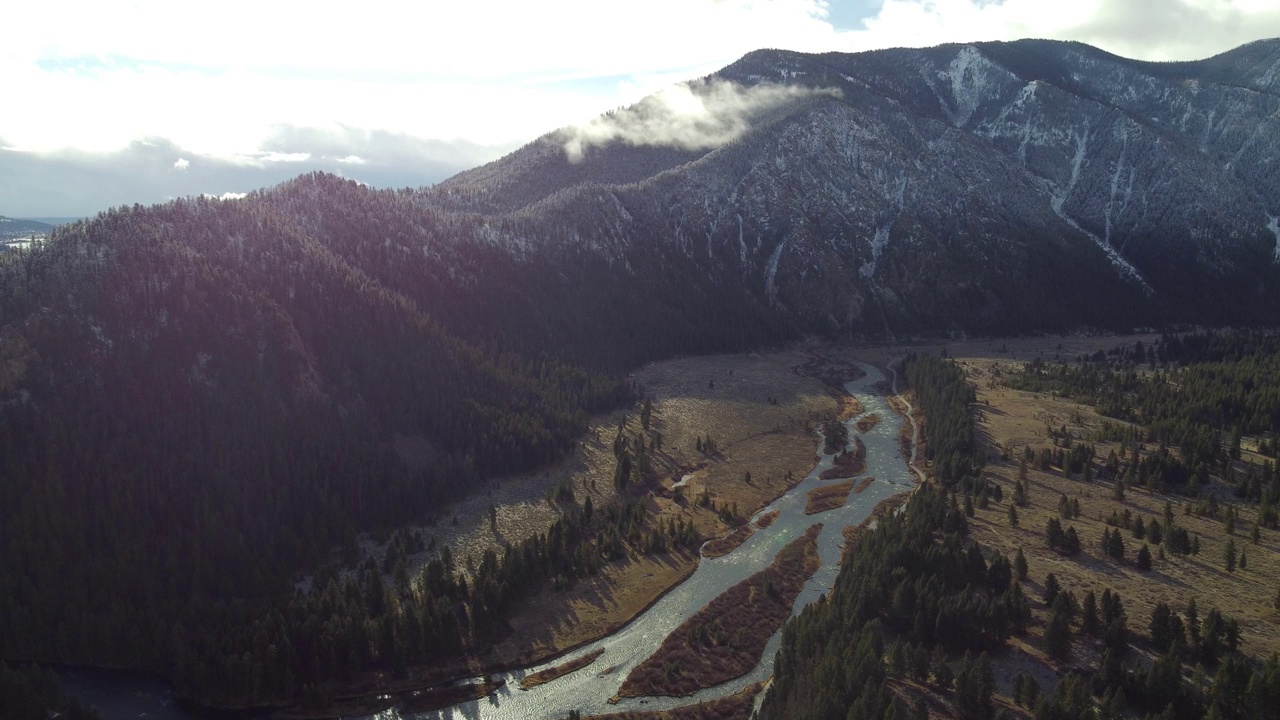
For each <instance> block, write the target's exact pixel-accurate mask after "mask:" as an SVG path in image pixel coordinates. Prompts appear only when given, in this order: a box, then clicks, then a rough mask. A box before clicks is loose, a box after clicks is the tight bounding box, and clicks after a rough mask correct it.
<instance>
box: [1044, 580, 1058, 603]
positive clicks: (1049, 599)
mask: <svg viewBox="0 0 1280 720" xmlns="http://www.w3.org/2000/svg"><path fill="white" fill-rule="evenodd" d="M1060 592H1062V586H1061V585H1059V584H1058V576H1057V575H1054V574H1053V573H1049V574H1048V575H1047V576H1045V579H1044V604H1045V605H1053V601H1054V600H1055V599H1057V597H1058V593H1060Z"/></svg>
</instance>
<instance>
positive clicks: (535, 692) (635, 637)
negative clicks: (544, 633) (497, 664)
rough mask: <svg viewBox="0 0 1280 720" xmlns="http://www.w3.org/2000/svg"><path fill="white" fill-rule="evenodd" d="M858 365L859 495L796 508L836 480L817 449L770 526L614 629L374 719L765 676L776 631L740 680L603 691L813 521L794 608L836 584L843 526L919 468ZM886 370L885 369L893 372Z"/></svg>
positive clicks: (702, 695)
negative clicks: (441, 705)
mask: <svg viewBox="0 0 1280 720" xmlns="http://www.w3.org/2000/svg"><path fill="white" fill-rule="evenodd" d="M859 365H860V367H861V369H862V370H863V372H865V373H866V375H865V376H863V377H862V378H860V379H858V380H854V381H852V382H849V383H846V384H845V389H846V390H848V392H849V393H850V394H851V395H853V396H854V397H856V398H857V399H858V401H859V402H860V403H862V414H860V415H858V416H856V417H854V418H851V419H850V420H848V421H847V422H846V425H847V426H848V428H849V434H850V437H851V438H852V437H854V436H855V435H856V436H858V437H861V438H862V441H863V443H864V444H865V445H866V447H867V470H866V473H864V475H863V476H861V477H874V478H875V482H873V483H871V485H870V486H868V487H867V489H866V490H864V491H862V492H861V493H857V494H851V495H850V496H849V500H848V502H846V503H845V505H844V506H843V507H839V508H835V509H833V510H828V511H826V512H821V513H818V514H816V515H805V514H804V509H805V504H806V502H807V500H808V493H809V491H810V490H812V489H814V488H817V487H821V486H823V485H829V484H834V483H839V482H843V481H841V480H821V479H819V475H821V473H822V471H824V470H826V469H828V468H830V467H831V465H832V462H833V456H831V455H821V459H820V460H819V462H818V464H817V466H815V467H814V468H813V470H812V471H811V472H810V473H809V475H808V476H806V477H805V479H804V480H803V481H801V482H800V484H799V485H797V486H796V487H795V488H793V489H792V490H790V491H788V492H787V493H786V494H785V495H783V496H782V497H780V498H778V499H777V500H775V501H774V502H773V503H771V504H770V505H768V506H766V507H765V508H763V509H761V510H760V512H759V513H757V515H756V517H759V516H760V515H763V514H765V513H768V512H771V511H774V510H777V511H778V518H777V519H776V520H774V522H773V524H772V525H770V526H769V527H768V528H767V529H765V530H758V531H756V533H755V534H753V535H752V536H751V538H750V539H748V540H747V541H746V542H745V543H743V544H742V545H741V546H739V547H738V548H737V549H735V550H734V551H733V552H731V553H729V554H728V555H725V556H723V557H719V558H705V557H704V558H703V559H702V561H701V562H700V563H699V564H698V569H697V570H696V571H695V572H694V573H693V575H691V576H690V577H689V578H688V579H687V580H685V581H684V582H683V583H681V584H680V585H678V586H676V587H675V588H673V589H672V590H671V592H669V593H667V594H666V595H665V596H663V597H662V599H661V600H659V601H658V602H657V603H655V604H654V605H653V606H652V607H650V608H649V609H648V610H647V611H646V612H644V613H643V614H642V615H640V616H639V617H637V618H636V619H635V620H633V621H632V622H631V623H630V624H629V625H627V626H625V627H623V628H622V629H621V630H619V631H617V632H615V633H614V634H612V635H610V636H608V637H606V638H604V639H602V640H600V641H598V642H595V643H592V644H589V645H586V646H584V647H583V648H581V649H580V650H577V651H575V652H573V653H571V654H569V655H566V656H564V657H561V658H557V659H556V660H554V661H552V662H549V663H544V664H542V665H536V666H533V667H530V668H526V669H523V670H517V671H514V672H509V673H503V674H500V675H496V676H493V677H497V678H501V679H503V680H505V681H506V685H504V686H503V688H502V689H501V690H499V691H498V692H497V693H495V694H494V695H491V696H490V697H487V698H483V699H481V700H473V701H470V702H466V703H461V704H459V705H455V706H453V707H451V708H447V709H444V710H438V711H435V712H429V713H420V714H417V715H412V716H402V715H400V714H399V713H397V712H396V711H395V710H389V711H387V712H386V713H383V714H380V715H377V716H374V717H376V718H379V720H381V719H383V718H386V719H393V718H401V717H412V718H414V720H461V719H464V718H465V719H466V720H526V719H536V718H546V719H548V720H550V719H553V718H563V717H565V716H566V715H568V713H569V711H570V710H579V711H581V712H582V714H583V715H592V714H604V713H610V712H622V711H625V710H667V709H671V708H674V707H680V706H682V705H692V704H695V703H697V702H701V701H705V700H713V699H716V698H721V697H724V696H726V695H730V694H732V693H734V692H737V691H738V690H741V689H742V688H743V687H744V686H746V685H749V684H751V683H754V682H757V681H763V680H766V679H768V678H769V677H770V676H771V675H772V674H773V660H774V656H775V655H776V654H777V651H778V646H779V644H780V642H781V636H782V633H781V631H779V632H777V633H775V634H774V636H773V637H772V638H770V640H769V643H768V644H767V645H766V646H765V652H764V656H763V658H762V659H761V661H760V663H759V664H757V665H756V667H755V668H754V669H753V670H752V671H751V672H750V673H748V674H747V675H746V676H744V677H741V678H738V679H736V680H731V681H729V682H727V683H724V684H722V685H719V686H716V687H712V688H708V689H706V690H702V691H700V692H698V693H696V694H694V695H691V696H688V697H682V698H670V697H649V698H629V699H624V700H622V701H620V702H619V703H617V704H616V705H610V704H609V702H608V700H609V698H611V697H613V696H615V695H616V694H617V693H618V689H619V688H620V687H621V685H622V681H623V680H625V679H626V677H627V673H629V672H630V671H631V669H632V668H634V667H635V666H636V665H637V664H639V663H640V662H642V661H644V659H645V658H647V657H649V656H650V655H652V654H653V652H654V651H655V650H657V648H658V646H659V645H661V644H662V641H663V639H664V638H666V637H667V635H668V634H669V633H671V631H672V630H674V629H676V628H677V627H678V626H679V625H680V623H682V622H684V621H685V619H687V618H688V617H689V616H690V615H692V614H693V613H695V612H697V611H698V610H700V609H701V608H703V607H704V606H706V605H707V604H708V603H710V602H711V601H712V600H713V599H714V598H715V597H716V596H717V595H719V594H720V593H722V592H724V591H725V590H727V589H728V588H730V587H732V586H733V585H734V584H736V583H738V582H739V581H741V580H744V579H746V578H748V577H750V576H751V575H754V574H755V573H757V572H760V571H761V570H763V569H765V568H766V567H768V566H769V564H770V563H771V562H773V558H774V556H776V555H777V554H778V551H779V550H781V549H782V548H783V547H785V546H786V545H787V543H789V542H791V541H792V540H793V539H795V538H796V537H797V536H799V535H801V534H803V533H804V532H805V530H807V529H808V528H809V527H810V526H811V525H813V524H814V523H818V522H821V523H823V529H822V533H821V535H819V536H818V551H819V555H820V556H821V558H822V566H821V567H820V568H819V569H818V571H817V572H816V573H814V575H813V577H812V578H810V579H809V581H808V583H806V584H805V586H804V590H802V591H801V593H800V596H799V597H797V598H796V602H795V606H794V607H793V608H792V613H793V614H794V613H797V612H799V611H800V610H801V609H802V608H804V606H805V605H808V604H809V603H811V602H813V601H814V600H817V599H818V598H819V597H820V596H822V595H824V594H825V593H827V592H829V591H830V590H831V587H832V586H833V585H834V584H835V579H836V574H837V573H838V572H839V571H840V553H841V550H842V549H843V547H844V535H843V530H844V528H845V527H847V526H849V525H857V524H858V523H861V522H862V521H863V520H866V519H867V517H868V516H869V515H870V514H871V511H872V510H873V509H874V508H875V507H876V505H878V504H879V503H880V501H881V500H884V499H886V498H889V497H891V496H893V495H897V494H899V493H903V492H906V491H907V490H910V489H911V488H912V487H914V485H915V478H914V477H913V476H912V470H915V472H916V473H920V471H919V470H918V469H915V468H914V467H909V466H908V461H907V459H906V458H903V456H902V451H901V446H900V444H899V442H898V436H899V432H900V431H901V428H902V423H903V422H904V420H903V418H902V416H901V415H898V414H897V413H895V412H894V411H893V410H892V409H891V408H890V407H889V403H888V401H887V399H886V398H885V397H884V395H882V394H880V393H879V392H878V391H877V390H876V385H877V383H879V382H881V381H882V380H885V379H886V378H885V377H884V374H883V373H881V372H880V370H879V369H878V368H876V367H874V366H872V365H867V364H861V363H860V364H859ZM891 372H893V371H892V369H891ZM894 381H895V383H896V381H897V375H896V373H894ZM908 407H909V406H908ZM870 413H875V414H877V415H879V416H880V418H881V420H880V422H879V423H878V424H876V426H875V427H873V428H872V429H871V430H870V431H869V432H867V433H864V434H861V435H858V433H857V429H856V427H855V425H856V423H857V421H858V420H859V419H860V418H862V417H863V416H865V415H867V414H870ZM915 432H918V431H916V430H915V428H914V423H913V436H914V434H915ZM821 448H822V443H821V441H819V443H818V452H819V453H821ZM913 448H914V444H913ZM914 454H915V451H914V449H913V450H912V458H911V461H912V462H914V460H915V457H914ZM920 477H921V478H922V479H923V474H921V475H920ZM754 520H755V518H752V521H753V522H754ZM600 649H603V650H604V653H603V654H602V655H601V656H600V657H599V658H597V659H596V660H595V661H594V662H592V663H591V664H590V665H588V666H587V667H585V668H583V669H581V670H578V671H577V672H574V673H571V674H569V675H566V676H565V677H562V678H559V679H557V680H553V681H551V682H549V683H547V684H545V685H539V686H537V687H534V688H531V689H529V690H521V689H519V684H520V679H521V678H523V677H524V676H525V675H528V674H530V673H534V672H537V671H539V670H543V669H546V668H548V667H551V666H553V665H559V664H561V663H563V662H566V661H569V660H573V659H574V658H577V657H581V656H583V655H588V654H591V653H592V652H595V651H597V650H600ZM609 668H613V671H612V672H610V673H609V674H607V675H605V674H602V673H603V672H604V671H605V670H606V669H609Z"/></svg>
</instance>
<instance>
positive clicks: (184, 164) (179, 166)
mask: <svg viewBox="0 0 1280 720" xmlns="http://www.w3.org/2000/svg"><path fill="white" fill-rule="evenodd" d="M173 167H174V169H175V170H186V169H187V168H189V167H191V161H190V160H188V159H186V158H178V159H177V160H174V161H173Z"/></svg>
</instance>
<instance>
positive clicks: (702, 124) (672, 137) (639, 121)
mask: <svg viewBox="0 0 1280 720" xmlns="http://www.w3.org/2000/svg"><path fill="white" fill-rule="evenodd" d="M838 93H839V91H833V90H812V89H809V88H803V87H797V86H793V85H774V84H770V83H760V84H758V85H753V86H750V87H743V86H741V85H738V84H736V83H732V82H727V81H714V80H713V81H710V82H707V81H702V80H697V81H693V82H688V83H681V84H679V85H673V86H670V87H668V88H665V89H663V90H661V91H659V92H657V93H655V94H653V95H650V96H649V97H647V98H645V99H644V100H642V101H641V102H639V103H637V104H635V105H634V106H632V107H629V108H625V109H622V110H618V111H616V112H612V113H608V114H605V115H601V116H599V117H597V118H596V119H594V120H592V121H591V122H589V123H586V124H583V125H576V126H573V127H570V128H568V129H567V130H566V131H565V139H564V150H565V154H566V155H568V157H569V161H570V162H578V161H579V160H581V159H582V155H583V153H584V152H585V151H586V149H587V148H589V147H592V146H595V145H605V144H607V143H610V142H613V141H621V142H625V143H628V144H631V145H670V146H673V147H679V148H685V149H690V150H692V149H700V148H713V147H719V146H721V145H724V144H725V143H728V142H730V141H732V140H734V139H735V138H737V137H738V136H740V135H742V133H744V132H746V131H747V130H748V129H749V128H750V123H751V120H752V118H753V117H754V116H756V115H757V114H758V113H762V112H767V111H768V110H771V109H773V108H776V107H779V106H780V105H783V104H785V103H788V102H792V101H795V100H798V99H800V98H803V97H812V96H814V95H821V94H827V95H832V94H838Z"/></svg>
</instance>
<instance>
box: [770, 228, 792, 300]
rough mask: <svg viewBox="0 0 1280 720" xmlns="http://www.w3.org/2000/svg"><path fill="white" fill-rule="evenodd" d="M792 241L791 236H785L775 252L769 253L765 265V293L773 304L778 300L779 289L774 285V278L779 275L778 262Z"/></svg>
mask: <svg viewBox="0 0 1280 720" xmlns="http://www.w3.org/2000/svg"><path fill="white" fill-rule="evenodd" d="M789 242H791V238H790V237H785V238H783V239H782V242H780V243H778V247H776V248H774V249H773V253H772V254H770V255H769V262H768V263H766V264H765V267H764V294H765V296H766V297H768V298H769V303H770V304H773V303H774V302H776V301H777V300H778V289H777V288H776V287H774V285H773V279H774V278H775V277H777V275H778V262H779V261H780V260H781V259H782V251H783V250H786V249H787V243H789Z"/></svg>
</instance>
